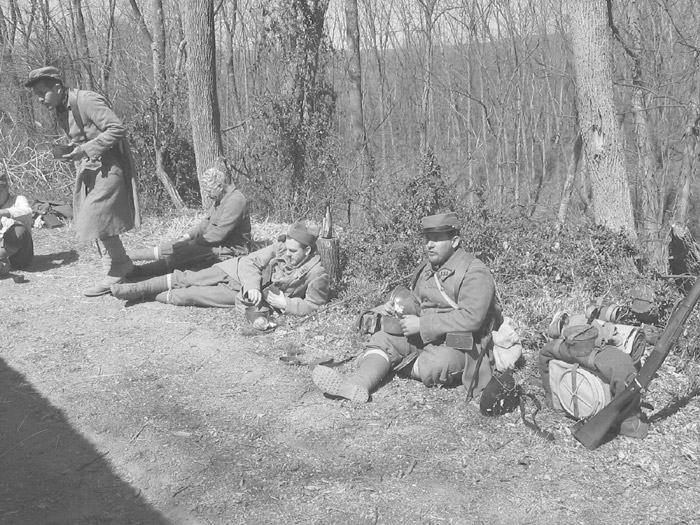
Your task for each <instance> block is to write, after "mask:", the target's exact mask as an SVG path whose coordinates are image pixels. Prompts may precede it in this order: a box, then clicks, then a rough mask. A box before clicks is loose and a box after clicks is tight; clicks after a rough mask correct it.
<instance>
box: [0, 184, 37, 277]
mask: <svg viewBox="0 0 700 525" xmlns="http://www.w3.org/2000/svg"><path fill="white" fill-rule="evenodd" d="M33 258H34V242H33V240H32V209H31V207H30V206H29V201H27V198H26V197H24V196H23V195H12V194H11V193H10V180H9V177H8V176H7V174H6V173H0V278H2V277H3V276H4V275H7V274H8V273H9V272H10V270H13V269H19V270H22V269H24V268H26V267H28V266H29V264H30V263H31V262H32V259H33Z"/></svg>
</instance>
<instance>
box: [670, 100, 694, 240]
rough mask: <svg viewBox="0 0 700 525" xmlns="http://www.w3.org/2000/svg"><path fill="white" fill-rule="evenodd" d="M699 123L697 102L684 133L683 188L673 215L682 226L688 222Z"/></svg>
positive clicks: (679, 193)
mask: <svg viewBox="0 0 700 525" xmlns="http://www.w3.org/2000/svg"><path fill="white" fill-rule="evenodd" d="M699 123H700V108H699V107H698V105H697V104H692V105H691V108H690V117H689V119H688V124H687V126H686V128H685V133H684V134H683V162H682V164H681V166H682V168H681V180H680V184H679V185H680V188H681V189H680V191H679V192H678V195H676V209H675V212H674V217H673V220H674V222H675V223H677V224H680V225H682V226H686V225H687V224H688V213H689V210H690V186H691V183H692V180H693V172H694V171H695V166H696V159H697V148H698V135H700V129H699V128H698V124H699Z"/></svg>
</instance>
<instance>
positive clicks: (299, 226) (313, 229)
mask: <svg viewBox="0 0 700 525" xmlns="http://www.w3.org/2000/svg"><path fill="white" fill-rule="evenodd" d="M319 231H320V228H319V227H318V225H317V224H316V223H313V222H310V221H305V220H303V219H302V220H300V221H297V222H295V223H294V224H292V226H291V228H289V231H288V232H287V237H291V238H292V239H294V240H295V241H298V242H300V243H301V244H303V245H304V246H314V245H315V244H316V240H317V239H318V233H319Z"/></svg>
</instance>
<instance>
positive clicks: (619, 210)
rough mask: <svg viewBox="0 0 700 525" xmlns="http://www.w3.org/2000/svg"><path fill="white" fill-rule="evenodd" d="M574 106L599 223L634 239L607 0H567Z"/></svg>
mask: <svg viewBox="0 0 700 525" xmlns="http://www.w3.org/2000/svg"><path fill="white" fill-rule="evenodd" d="M569 9H570V12H571V28H572V29H571V40H572V47H573V54H574V65H575V70H576V74H575V79H576V88H577V97H576V100H577V106H578V114H579V122H580V124H581V136H582V137H583V145H584V153H585V158H586V164H587V167H588V170H589V174H590V178H591V182H592V189H593V215H594V219H595V221H596V223H597V224H600V225H603V226H606V227H608V228H610V229H613V230H618V231H619V230H622V231H624V232H625V233H627V234H628V235H630V237H632V238H635V239H636V236H637V235H636V231H635V228H634V215H633V210H632V198H631V196H630V190H629V182H628V180H627V171H626V169H625V161H624V156H623V151H622V135H621V132H620V127H619V123H618V119H617V115H616V112H615V106H614V101H613V89H612V55H611V53H612V49H611V43H610V37H611V33H610V29H609V27H608V24H607V20H608V17H607V9H606V3H605V0H569Z"/></svg>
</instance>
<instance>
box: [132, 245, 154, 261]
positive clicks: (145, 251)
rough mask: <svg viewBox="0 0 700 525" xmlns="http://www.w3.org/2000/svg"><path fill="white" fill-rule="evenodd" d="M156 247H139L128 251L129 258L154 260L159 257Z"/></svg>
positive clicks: (133, 259)
mask: <svg viewBox="0 0 700 525" xmlns="http://www.w3.org/2000/svg"><path fill="white" fill-rule="evenodd" d="M157 251H158V247H155V248H139V249H138V250H131V251H129V258H130V259H131V260H132V261H155V260H157V259H159V257H158V254H157Z"/></svg>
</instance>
